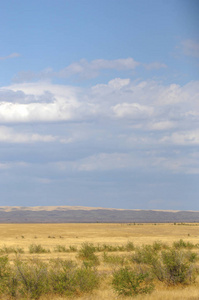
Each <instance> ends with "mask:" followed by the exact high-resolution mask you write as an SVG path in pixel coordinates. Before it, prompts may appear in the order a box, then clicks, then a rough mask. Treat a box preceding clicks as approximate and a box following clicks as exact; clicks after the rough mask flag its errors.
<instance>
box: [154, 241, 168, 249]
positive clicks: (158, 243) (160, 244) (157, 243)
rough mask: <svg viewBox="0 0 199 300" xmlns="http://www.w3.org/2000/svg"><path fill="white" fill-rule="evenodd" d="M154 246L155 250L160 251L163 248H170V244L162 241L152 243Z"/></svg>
mask: <svg viewBox="0 0 199 300" xmlns="http://www.w3.org/2000/svg"><path fill="white" fill-rule="evenodd" d="M152 248H153V250H154V251H160V250H162V249H168V248H169V246H168V245H167V244H165V243H162V242H161V241H155V242H154V243H153V244H152Z"/></svg>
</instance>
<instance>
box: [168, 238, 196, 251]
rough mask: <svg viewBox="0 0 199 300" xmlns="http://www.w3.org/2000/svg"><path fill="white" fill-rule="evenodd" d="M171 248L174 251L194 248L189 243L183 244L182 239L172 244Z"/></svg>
mask: <svg viewBox="0 0 199 300" xmlns="http://www.w3.org/2000/svg"><path fill="white" fill-rule="evenodd" d="M173 247H174V248H175V249H183V248H187V249H193V248H194V247H195V245H194V244H192V243H190V242H185V241H183V240H182V239H180V240H179V241H177V242H173Z"/></svg>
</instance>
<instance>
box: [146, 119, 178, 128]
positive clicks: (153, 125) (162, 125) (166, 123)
mask: <svg viewBox="0 0 199 300" xmlns="http://www.w3.org/2000/svg"><path fill="white" fill-rule="evenodd" d="M174 127H175V122H172V121H160V122H155V121H154V123H149V124H148V126H147V128H148V129H149V130H168V129H172V128H174Z"/></svg>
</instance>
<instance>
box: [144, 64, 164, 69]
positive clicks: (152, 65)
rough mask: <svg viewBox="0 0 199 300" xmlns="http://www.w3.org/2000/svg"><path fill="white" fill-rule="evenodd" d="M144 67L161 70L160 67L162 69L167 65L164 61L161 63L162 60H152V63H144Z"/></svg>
mask: <svg viewBox="0 0 199 300" xmlns="http://www.w3.org/2000/svg"><path fill="white" fill-rule="evenodd" d="M144 67H145V68H146V69H147V70H159V69H162V68H164V69H165V68H167V65H165V64H163V63H160V62H152V63H149V64H144Z"/></svg>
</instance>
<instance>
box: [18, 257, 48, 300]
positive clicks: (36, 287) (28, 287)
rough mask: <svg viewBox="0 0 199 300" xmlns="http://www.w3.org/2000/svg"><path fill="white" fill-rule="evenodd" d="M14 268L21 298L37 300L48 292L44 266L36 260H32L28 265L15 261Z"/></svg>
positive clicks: (46, 274)
mask: <svg viewBox="0 0 199 300" xmlns="http://www.w3.org/2000/svg"><path fill="white" fill-rule="evenodd" d="M15 266H16V274H17V276H18V284H19V286H20V289H19V291H20V294H21V295H22V296H25V297H27V298H31V299H39V297H40V296H41V295H42V294H43V293H47V292H48V291H49V284H48V271H47V265H46V264H44V263H42V262H40V261H38V260H32V261H30V262H29V263H27V262H21V261H19V260H16V262H15Z"/></svg>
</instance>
